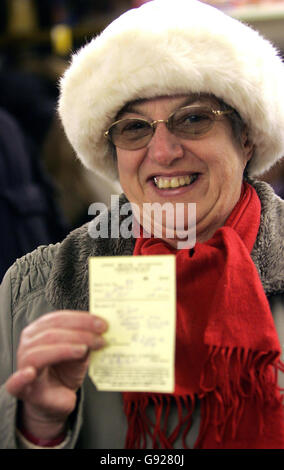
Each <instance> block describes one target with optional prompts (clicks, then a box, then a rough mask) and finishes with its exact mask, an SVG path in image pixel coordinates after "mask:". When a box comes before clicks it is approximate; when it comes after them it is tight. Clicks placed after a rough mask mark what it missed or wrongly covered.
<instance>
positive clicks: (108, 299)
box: [89, 255, 176, 393]
mask: <svg viewBox="0 0 284 470" xmlns="http://www.w3.org/2000/svg"><path fill="white" fill-rule="evenodd" d="M89 288H90V312H91V313H93V314H96V315H98V316H101V317H103V318H105V319H106V320H107V321H108V325H109V328H108V330H107V332H106V333H105V339H106V341H107V346H106V347H104V348H103V349H102V350H99V351H95V352H93V353H92V355H91V361H90V367H89V375H90V377H91V379H92V380H93V382H94V383H95V385H96V387H97V389H98V390H107V391H112V390H113V391H114V390H116V391H148V392H150V391H152V392H164V393H171V392H173V390H174V357H175V322H176V275H175V257H174V256H172V255H159V256H143V257H142V256H121V257H107V258H106V257H95V258H90V260H89Z"/></svg>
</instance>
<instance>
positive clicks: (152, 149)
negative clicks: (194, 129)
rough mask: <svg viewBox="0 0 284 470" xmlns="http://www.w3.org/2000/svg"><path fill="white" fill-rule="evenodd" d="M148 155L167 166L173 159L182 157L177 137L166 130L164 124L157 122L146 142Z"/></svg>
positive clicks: (180, 145) (182, 153) (181, 149)
mask: <svg viewBox="0 0 284 470" xmlns="http://www.w3.org/2000/svg"><path fill="white" fill-rule="evenodd" d="M148 155H149V157H150V158H151V159H152V160H155V162H156V163H159V164H160V165H165V166H169V165H171V164H172V163H173V161H174V160H176V159H180V158H182V157H183V155H184V149H183V146H182V144H181V142H180V140H179V139H178V137H176V136H175V135H174V134H172V133H171V132H170V131H169V130H168V128H167V126H166V124H164V123H158V124H157V126H156V129H155V132H154V135H153V137H152V139H151V141H150V143H149V144H148Z"/></svg>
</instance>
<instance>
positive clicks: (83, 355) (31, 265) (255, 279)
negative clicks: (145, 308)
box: [0, 0, 284, 449]
mask: <svg viewBox="0 0 284 470" xmlns="http://www.w3.org/2000/svg"><path fill="white" fill-rule="evenodd" d="M283 83H284V72H283V65H282V62H281V59H280V58H279V57H278V55H277V52H276V51H275V49H274V48H273V46H272V45H271V44H270V43H269V42H268V41H266V40H265V39H263V38H262V37H260V36H259V35H258V33H256V32H255V31H253V30H252V29H250V28H249V27H247V26H245V25H243V24H241V23H239V22H238V21H236V20H233V19H232V18H230V17H228V16H226V15H225V14H223V13H221V12H220V11H218V10H216V9H214V8H212V7H210V6H207V5H204V4H202V3H199V2H197V1H195V0H192V1H188V0H175V1H169V0H154V1H152V2H149V3H147V4H145V5H143V6H141V7H140V8H137V9H133V10H130V11H128V12H126V13H125V14H123V15H122V16H121V17H120V18H118V19H116V20H115V21H114V22H113V23H112V24H111V25H109V26H108V27H107V28H106V30H105V31H104V32H103V33H102V34H101V35H100V36H98V37H97V38H96V39H94V40H93V41H91V42H90V43H89V44H87V45H86V46H85V47H84V48H83V49H82V50H81V51H80V52H79V53H78V54H77V55H74V57H73V60H72V63H71V66H70V68H69V69H68V70H67V71H66V73H65V75H64V77H63V79H62V82H61V96H60V103H59V113H60V116H61V119H62V122H63V125H64V128H65V131H66V134H67V136H68V138H69V140H70V142H71V143H72V145H73V147H74V149H75V150H76V152H77V155H78V157H79V158H80V159H81V160H82V162H83V163H84V164H85V165H86V166H87V167H88V168H91V169H93V170H94V171H95V172H97V173H99V174H101V175H102V176H104V177H106V176H107V177H108V178H115V177H116V176H117V175H118V177H119V181H120V184H121V186H122V189H123V192H124V194H123V195H122V196H121V198H120V204H123V203H124V202H127V201H130V203H132V204H133V207H134V205H135V207H136V208H137V207H138V208H139V209H140V210H141V211H142V210H143V207H144V205H145V203H156V202H158V203H161V204H163V203H164V202H170V203H171V204H172V205H173V207H174V208H176V207H177V203H181V204H184V208H185V209H184V215H186V213H187V207H188V203H196V244H195V246H194V247H191V248H183V249H179V248H178V246H177V245H178V240H179V232H178V227H177V226H174V227H173V230H174V234H173V237H172V238H167V232H166V221H165V219H162V235H161V237H160V238H157V237H155V234H154V233H152V236H151V237H150V238H149V237H143V233H142V232H140V233H139V236H138V237H136V238H135V237H130V238H123V237H122V236H121V235H119V237H118V238H114V239H112V238H111V237H110V238H107V239H105V238H92V237H91V236H90V234H89V232H88V226H87V225H86V226H83V227H81V228H80V229H78V230H76V231H74V232H72V233H71V234H70V235H69V236H68V237H67V239H66V240H65V241H63V243H61V244H57V245H55V246H48V247H39V248H38V249H37V250H36V251H35V252H33V253H31V254H29V255H27V256H26V257H24V258H23V259H20V260H18V261H17V262H16V263H15V265H14V266H13V267H12V268H10V270H9V271H8V273H7V274H6V276H5V279H4V282H3V285H2V297H1V305H2V309H1V317H0V331H1V341H0V347H1V356H0V357H1V377H2V382H3V386H2V388H1V395H0V410H1V420H0V436H1V437H0V442H1V446H2V447H4V448H19V447H57V448H58V447H59V448H74V447H78V448H112V449H114V448H123V447H124V446H125V447H127V448H135V447H146V448H152V447H154V448H182V447H195V448H199V449H206V448H221V449H224V448H284V428H283V409H282V405H281V397H280V378H279V381H278V375H279V376H280V374H278V372H279V371H281V369H282V371H283V366H282V365H281V361H280V357H281V348H280V344H281V341H282V343H283V338H284V336H283V335H284V329H283V315H284V312H283V293H284V280H283V272H284V271H283V268H284V262H283V214H284V205H283V201H282V200H281V199H280V198H278V197H277V196H275V194H274V193H273V191H272V189H271V187H270V186H269V185H267V184H266V183H263V182H257V181H255V180H254V179H252V177H253V176H255V175H259V174H261V173H263V172H264V171H265V170H266V169H268V168H269V167H271V166H272V165H273V164H274V163H275V162H276V161H277V160H278V159H279V158H280V157H281V155H282V154H283V150H284V131H283V129H284V111H283V105H282V101H283V97H284V96H283ZM110 216H111V215H110V213H107V212H106V213H103V214H101V219H100V220H101V222H102V221H103V220H109V218H110ZM134 219H135V211H133V220H134ZM185 220H187V218H186V217H185ZM109 222H110V220H109ZM152 222H153V221H152ZM140 223H141V224H142V225H143V220H142V222H141V221H140ZM151 226H152V227H153V224H152V225H151V223H150V230H151ZM141 228H142V226H141ZM190 228H191V227H186V229H188V230H190ZM148 229H149V226H148ZM132 254H134V255H149V254H174V255H175V256H176V278H177V302H176V305H177V319H176V320H177V321H176V324H177V328H176V356H175V390H174V393H172V394H158V393H143V392H141V393H119V392H99V391H97V390H96V388H95V386H94V384H93V383H92V382H91V381H90V379H89V378H88V376H87V369H88V351H90V350H97V349H99V348H101V347H103V345H104V336H103V333H104V332H105V331H106V329H107V328H108V325H107V324H106V321H105V320H104V319H103V318H100V317H99V316H92V315H89V314H88V268H87V266H88V258H89V257H90V256H119V255H132Z"/></svg>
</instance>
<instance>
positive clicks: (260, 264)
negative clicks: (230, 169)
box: [46, 180, 284, 310]
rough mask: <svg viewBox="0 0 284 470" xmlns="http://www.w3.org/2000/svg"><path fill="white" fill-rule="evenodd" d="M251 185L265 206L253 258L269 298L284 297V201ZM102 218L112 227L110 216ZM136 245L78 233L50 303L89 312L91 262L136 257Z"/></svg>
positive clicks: (60, 261)
mask: <svg viewBox="0 0 284 470" xmlns="http://www.w3.org/2000/svg"><path fill="white" fill-rule="evenodd" d="M249 183H250V184H252V186H254V188H255V190H256V191H257V193H258V196H259V198H260V200H261V205H262V214H261V224H260V229H259V233H258V236H257V239H256V242H255V245H254V248H253V251H252V254H251V256H252V259H253V261H254V263H255V265H256V267H257V269H258V272H259V275H260V278H261V281H262V285H263V287H264V290H265V292H266V295H267V296H270V295H273V294H280V293H284V276H283V273H284V241H283V240H284V224H283V220H284V201H282V199H280V198H279V197H277V196H276V195H275V194H274V192H273V190H272V188H271V187H270V186H269V185H268V184H266V183H264V182H260V181H253V180H249ZM125 202H127V199H126V197H125V196H124V195H122V196H120V198H119V205H120V206H121V205H122V204H123V203H125ZM100 217H101V220H102V221H103V220H105V219H106V218H107V220H108V223H110V217H109V212H104V213H102V214H101V215H100ZM121 220H122V219H121ZM134 245H135V239H133V238H130V239H122V238H117V239H112V238H104V239H93V238H91V237H90V235H89V233H88V224H85V225H83V226H82V227H80V228H78V229H76V230H74V231H73V232H71V233H70V235H69V236H68V237H67V238H66V239H65V240H64V241H63V242H62V243H61V245H60V248H59V251H58V253H57V255H56V257H55V259H54V263H53V267H52V270H51V274H50V277H49V280H48V283H47V287H46V297H47V300H48V301H49V302H50V303H51V304H52V305H53V306H54V307H55V308H56V309H79V310H88V309H89V307H88V305H89V288H88V282H89V281H88V258H89V257H90V256H121V255H132V253H133V249H134Z"/></svg>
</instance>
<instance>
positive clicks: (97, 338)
mask: <svg viewBox="0 0 284 470" xmlns="http://www.w3.org/2000/svg"><path fill="white" fill-rule="evenodd" d="M106 329H107V324H106V322H105V321H104V320H103V319H101V318H99V317H96V316H94V315H90V314H89V313H88V312H81V311H69V310H63V311H57V312H53V313H49V314H46V315H44V316H42V317H40V318H39V319H38V320H36V321H34V322H33V323H31V324H30V325H29V326H27V327H26V328H25V329H24V330H23V332H22V335H21V338H20V344H19V348H18V353H17V361H18V370H17V372H15V373H14V374H13V375H12V376H11V377H9V379H8V380H7V382H6V389H7V391H8V392H9V393H10V394H12V395H14V396H16V397H17V398H18V399H19V400H21V401H22V403H23V406H22V408H21V414H20V416H19V420H20V424H21V426H22V427H23V428H24V429H26V430H27V431H29V432H30V433H31V434H33V435H35V436H36V437H38V438H42V439H47V440H49V439H54V438H55V437H57V436H58V435H59V434H60V433H62V431H63V430H64V428H65V423H66V421H67V418H68V416H69V415H70V414H71V413H72V411H73V410H74V408H75V406H76V391H77V390H78V388H79V387H80V386H81V384H82V382H83V380H84V377H85V375H86V372H87V369H88V359H89V351H90V350H96V349H100V348H101V347H102V346H104V339H103V338H102V336H101V334H102V333H103V332H104V331H105V330H106Z"/></svg>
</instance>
